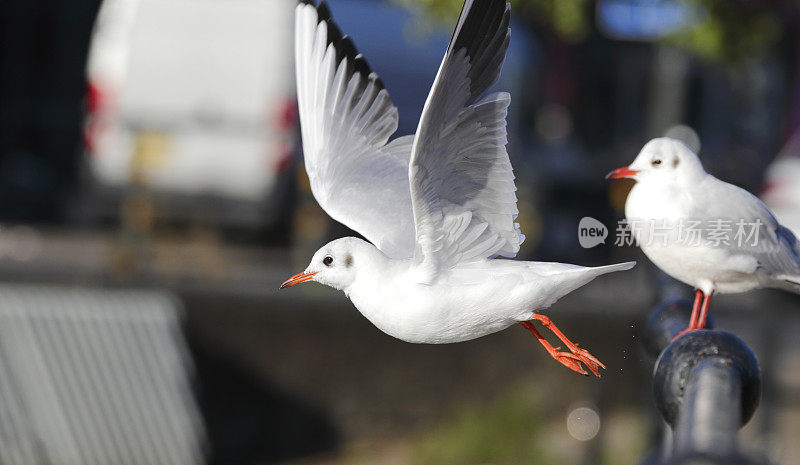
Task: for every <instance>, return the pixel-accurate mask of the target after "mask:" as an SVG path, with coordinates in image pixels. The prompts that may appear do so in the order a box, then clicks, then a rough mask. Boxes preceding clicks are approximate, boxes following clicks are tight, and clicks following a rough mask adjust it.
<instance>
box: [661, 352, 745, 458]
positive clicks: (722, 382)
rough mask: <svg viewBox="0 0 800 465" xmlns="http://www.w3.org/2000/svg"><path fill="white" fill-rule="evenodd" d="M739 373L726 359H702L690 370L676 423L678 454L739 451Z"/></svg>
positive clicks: (740, 386)
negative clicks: (737, 443) (737, 442)
mask: <svg viewBox="0 0 800 465" xmlns="http://www.w3.org/2000/svg"><path fill="white" fill-rule="evenodd" d="M741 394H742V383H741V379H740V376H739V372H738V371H737V370H736V369H735V368H734V367H732V366H731V364H730V363H728V362H727V361H726V360H725V359H723V358H718V357H712V358H708V359H705V360H703V361H701V362H700V363H698V364H697V366H695V367H694V368H693V369H692V371H691V372H690V373H689V379H688V381H687V384H686V389H685V391H684V394H683V406H682V407H681V409H680V412H679V413H678V421H677V424H676V425H675V455H676V456H683V455H689V454H694V453H700V454H704V455H711V456H731V455H734V454H736V452H737V446H736V436H737V432H738V430H739V425H740V424H741V402H742V401H741Z"/></svg>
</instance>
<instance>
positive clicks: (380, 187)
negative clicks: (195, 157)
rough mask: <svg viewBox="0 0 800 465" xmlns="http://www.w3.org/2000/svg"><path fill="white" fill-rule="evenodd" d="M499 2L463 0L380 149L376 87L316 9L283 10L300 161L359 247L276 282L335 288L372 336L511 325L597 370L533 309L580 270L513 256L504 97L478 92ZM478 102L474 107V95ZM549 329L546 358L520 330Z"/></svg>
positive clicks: (322, 8)
mask: <svg viewBox="0 0 800 465" xmlns="http://www.w3.org/2000/svg"><path fill="white" fill-rule="evenodd" d="M508 22H509V6H508V4H506V3H505V1H504V0H474V1H473V0H467V1H466V3H465V4H464V7H463V9H462V12H461V16H460V17H459V21H458V24H457V26H456V29H455V32H454V33H453V38H452V39H451V42H450V45H449V46H448V49H447V51H446V53H445V56H444V59H443V61H442V64H441V66H440V68H439V72H438V74H437V76H436V79H435V81H434V84H433V87H432V89H431V91H430V94H429V95H428V99H427V101H426V103H425V107H424V108H423V111H422V116H421V118H420V122H419V126H418V129H417V132H416V134H415V135H412V136H402V137H398V138H396V139H394V140H392V141H389V138H390V137H391V135H392V134H393V133H394V132H395V130H396V129H397V109H396V108H395V106H394V105H393V104H392V101H391V99H390V98H389V94H388V92H387V91H386V89H385V88H384V85H383V83H382V82H381V80H380V78H379V77H378V76H377V75H376V74H375V73H374V72H372V70H371V69H370V68H369V66H368V65H367V63H366V61H365V60H364V57H363V56H361V54H359V53H358V52H357V51H356V49H355V47H354V46H353V43H352V42H351V40H350V39H349V38H348V37H347V36H343V35H342V34H341V32H340V31H339V29H338V27H337V26H336V25H335V24H334V23H333V21H332V19H331V15H330V11H329V10H328V7H327V5H326V4H325V3H324V2H323V3H320V4H319V5H318V6H316V5H314V4H313V3H311V2H310V0H309V1H305V2H302V3H300V4H299V5H298V6H297V12H296V37H295V47H296V49H295V54H296V66H297V100H298V105H299V110H300V123H301V128H302V137H303V147H304V153H305V165H306V171H307V172H308V175H309V179H310V181H311V189H312V192H313V194H314V196H315V197H316V199H317V201H318V202H319V204H320V205H321V206H322V208H323V209H325V211H326V212H328V214H330V215H331V217H333V218H334V219H336V220H338V221H340V222H342V223H344V224H345V225H347V226H349V227H350V228H352V229H354V230H356V231H358V232H359V233H361V234H362V235H363V236H364V237H365V238H367V239H368V240H369V241H370V242H371V244H370V243H367V242H365V241H362V240H360V239H356V238H344V239H338V240H336V241H333V242H331V243H329V244H327V245H325V246H324V247H322V248H321V249H320V250H319V251H318V252H317V253H316V254H315V255H314V257H313V258H312V260H311V263H310V264H309V266H308V268H307V269H306V270H305V271H304V272H303V273H300V274H298V275H295V276H293V277H292V278H290V279H289V280H288V281H286V282H285V283H284V284H283V285H282V287H288V286H291V285H294V284H297V283H300V282H304V281H307V280H312V279H313V280H315V281H318V282H320V283H322V284H326V285H329V286H332V287H334V288H337V289H341V290H343V291H344V292H345V293H346V294H347V296H348V297H349V298H350V299H351V300H352V302H353V303H354V304H355V306H356V307H357V308H358V309H359V311H360V312H361V313H362V314H364V316H366V317H367V318H368V319H369V320H370V321H371V322H372V323H374V324H375V325H376V326H377V327H378V328H380V329H381V330H383V331H384V332H386V333H388V334H390V335H392V336H394V337H397V338H399V339H402V340H405V341H409V342H417V343H448V342H458V341H464V340H468V339H473V338H477V337H480V336H483V335H485V334H489V333H492V332H495V331H499V330H501V329H503V328H506V327H508V326H510V325H511V324H513V323H516V322H521V323H523V324H524V325H525V326H526V327H527V328H528V329H530V330H531V331H532V332H534V334H536V335H537V337H539V338H540V341H541V342H542V343H543V344H544V345H545V347H546V348H547V350H548V351H549V352H550V354H551V355H553V357H555V358H556V359H557V360H559V361H560V362H561V363H564V364H565V365H567V366H568V367H569V368H571V369H573V370H575V371H578V372H581V373H584V374H585V373H586V372H585V370H584V369H583V368H582V367H581V365H580V363H581V362H582V363H584V364H586V366H587V367H589V369H590V370H591V371H592V372H594V373H595V374H597V372H598V368H599V367H602V364H601V363H600V362H599V361H597V359H595V358H594V357H592V356H591V355H589V354H588V353H587V352H586V351H584V350H582V349H579V348H578V347H577V345H575V344H573V343H572V342H570V341H568V340H567V339H566V337H564V336H563V335H562V334H561V333H560V332H559V331H558V330H557V329H556V328H555V327H554V326H552V323H550V321H549V320H548V319H547V318H546V317H544V316H541V315H539V314H537V313H536V312H537V310H541V309H544V308H547V307H549V306H550V305H552V304H553V302H555V301H556V300H557V299H559V298H560V297H562V296H564V295H565V294H567V293H569V292H570V291H572V290H574V289H576V288H578V287H580V286H582V285H584V284H586V283H588V282H589V281H591V280H592V279H594V278H595V277H596V276H599V275H601V274H604V273H608V272H611V271H617V270H624V269H629V268H631V267H632V266H633V263H622V264H617V265H609V266H605V267H597V268H586V267H580V266H577V265H568V264H561V263H540V262H521V261H509V260H502V259H497V258H496V257H498V256H503V257H513V256H515V255H516V254H517V252H518V251H519V247H520V244H521V243H522V241H523V240H524V236H523V235H522V234H521V232H520V230H519V225H518V224H517V223H516V222H515V219H516V216H517V213H518V210H517V207H516V202H517V198H516V194H515V191H516V188H515V186H514V175H513V172H512V168H511V163H510V162H509V159H508V154H507V153H506V148H505V146H506V142H507V140H506V112H507V109H508V105H509V102H510V98H511V97H510V95H509V94H508V93H504V92H501V93H494V94H489V95H486V96H483V95H484V94H485V92H486V91H487V89H488V88H489V86H491V85H492V84H493V83H494V82H495V81H496V79H497V77H498V75H499V73H500V69H501V67H502V64H503V60H504V58H505V54H506V49H507V48H508V41H509V37H510V29H509V27H508ZM482 96H483V97H482ZM531 319H538V320H540V321H542V322H543V323H544V324H545V325H546V326H548V327H550V328H551V329H553V330H554V332H556V334H557V335H558V336H559V337H560V338H561V339H562V340H563V341H564V343H565V345H566V347H567V348H568V349H569V350H570V352H558V350H557V349H555V348H553V347H552V346H550V345H549V344H548V343H547V342H546V341H545V340H544V339H543V338H541V335H539V333H538V332H537V331H536V329H535V328H534V327H533V326H532V324H531V323H530V320H531Z"/></svg>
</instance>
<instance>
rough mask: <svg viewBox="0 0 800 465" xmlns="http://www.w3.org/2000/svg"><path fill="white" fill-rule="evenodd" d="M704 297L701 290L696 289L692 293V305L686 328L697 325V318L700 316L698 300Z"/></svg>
mask: <svg viewBox="0 0 800 465" xmlns="http://www.w3.org/2000/svg"><path fill="white" fill-rule="evenodd" d="M704 298H705V296H704V295H703V291H701V290H700V289H697V290H696V291H695V293H694V305H692V317H691V318H690V319H689V327H688V328H686V329H692V328H694V327H695V326H697V319H698V318H699V316H700V302H701V301H702V300H703V299H704Z"/></svg>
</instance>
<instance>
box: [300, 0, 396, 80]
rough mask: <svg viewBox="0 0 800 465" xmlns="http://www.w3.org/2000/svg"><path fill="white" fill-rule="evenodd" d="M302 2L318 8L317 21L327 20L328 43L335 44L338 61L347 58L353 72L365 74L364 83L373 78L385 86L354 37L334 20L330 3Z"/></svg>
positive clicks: (309, 0) (312, 0)
mask: <svg viewBox="0 0 800 465" xmlns="http://www.w3.org/2000/svg"><path fill="white" fill-rule="evenodd" d="M299 1H300V2H301V3H304V4H306V5H312V6H314V7H315V8H316V10H317V23H322V22H323V21H324V22H325V25H326V26H327V31H328V37H327V43H328V44H333V47H334V49H336V61H337V62H341V60H342V59H344V58H346V59H347V63H348V64H349V68H350V71H351V73H359V74H361V75H362V76H363V78H364V79H363V80H362V83H366V82H367V80H372V81H373V82H375V84H376V85H378V86H380V88H381V89H383V88H385V87H384V86H383V81H381V80H380V78H378V77H377V75H376V74H375V73H373V72H372V68H370V66H369V64H368V63H367V60H366V59H365V58H364V56H363V55H361V54H360V53H359V52H358V49H357V48H356V46H355V44H353V41H352V39H351V38H350V37H349V36H347V35H344V34H342V31H341V29H339V26H338V25H337V24H336V23H335V22H334V21H333V15H332V14H331V9H330V7H329V6H328V3H327V2H326V1H325V0H322V1H320V2H319V4H316V5H315V4H314V0H299Z"/></svg>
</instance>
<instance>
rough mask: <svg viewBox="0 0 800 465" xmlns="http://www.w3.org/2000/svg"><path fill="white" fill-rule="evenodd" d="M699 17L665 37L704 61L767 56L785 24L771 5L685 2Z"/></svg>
mask: <svg viewBox="0 0 800 465" xmlns="http://www.w3.org/2000/svg"><path fill="white" fill-rule="evenodd" d="M687 1H688V3H690V4H694V5H696V6H698V7H699V8H700V9H701V10H702V11H703V12H704V14H703V16H704V17H703V18H702V19H701V20H700V21H699V22H698V23H697V24H696V25H695V26H694V27H691V28H689V29H687V30H685V31H681V32H678V33H677V34H675V35H673V36H671V37H668V38H666V41H667V42H670V43H672V44H674V45H678V46H681V47H683V48H686V49H689V50H691V51H693V52H695V53H697V54H699V55H701V56H703V57H705V58H709V59H714V60H720V61H739V60H742V59H747V58H752V57H755V58H757V57H759V56H761V55H763V54H765V53H767V52H768V51H769V50H770V48H771V47H774V46H775V45H776V44H777V42H778V41H779V40H780V39H781V37H782V34H783V33H784V29H785V28H786V27H787V25H786V24H785V23H784V22H783V20H782V19H781V16H780V11H779V10H778V8H777V7H776V3H773V2H756V1H732V0H687Z"/></svg>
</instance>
